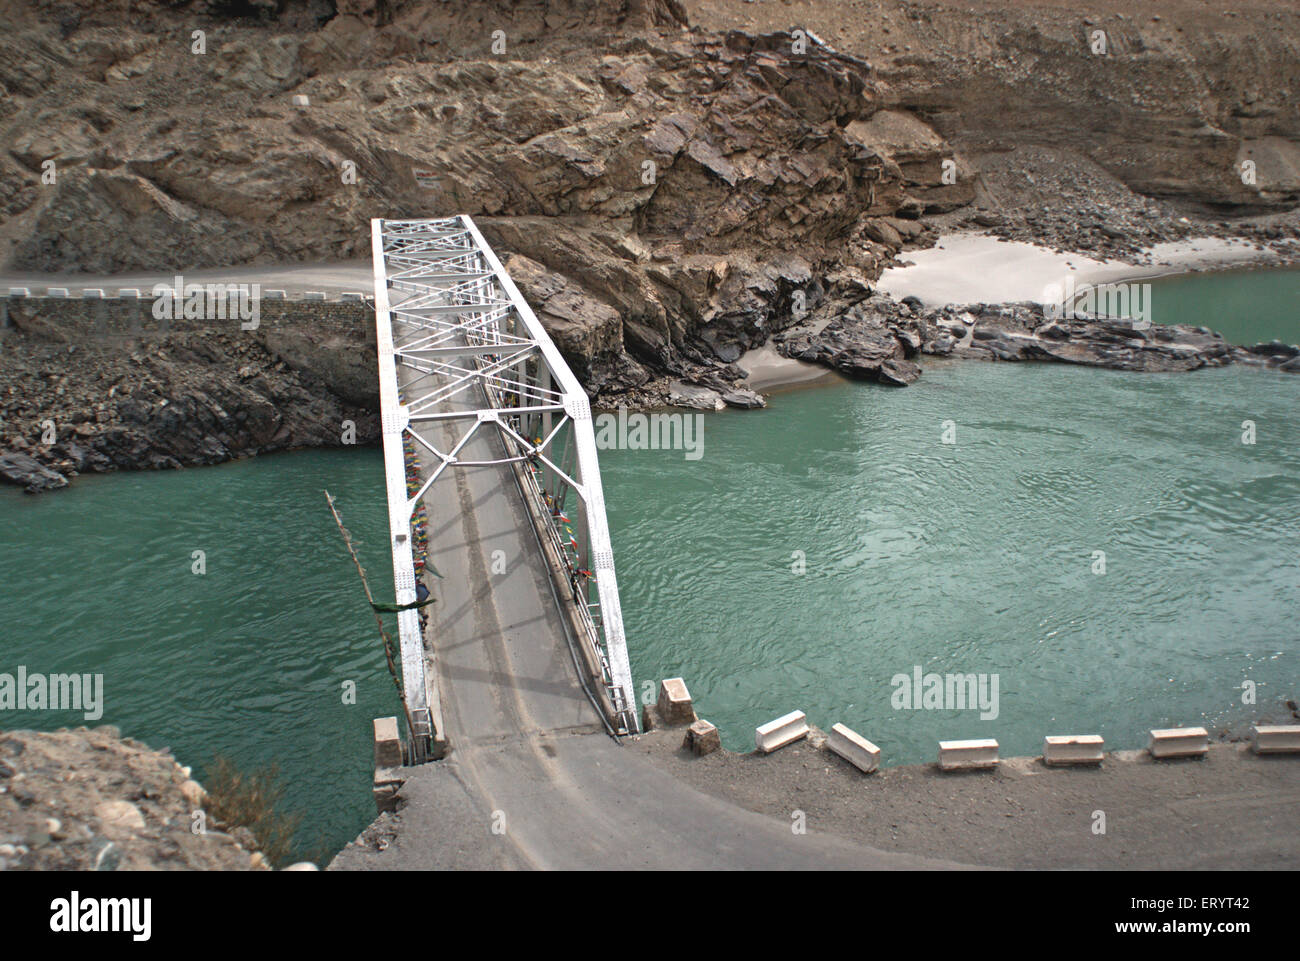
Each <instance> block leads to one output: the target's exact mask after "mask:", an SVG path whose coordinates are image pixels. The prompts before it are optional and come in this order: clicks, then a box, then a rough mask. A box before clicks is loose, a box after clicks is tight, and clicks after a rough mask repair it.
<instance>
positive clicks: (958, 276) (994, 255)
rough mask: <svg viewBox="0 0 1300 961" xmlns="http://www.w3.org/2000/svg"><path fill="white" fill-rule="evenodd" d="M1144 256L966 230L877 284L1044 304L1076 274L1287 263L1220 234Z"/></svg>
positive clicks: (1087, 279)
mask: <svg viewBox="0 0 1300 961" xmlns="http://www.w3.org/2000/svg"><path fill="white" fill-rule="evenodd" d="M1137 259H1138V261H1139V262H1138V263H1128V262H1124V261H1118V260H1108V261H1101V260H1093V259H1092V258H1089V257H1085V256H1083V255H1082V254H1077V253H1073V254H1072V253H1058V252H1056V251H1054V250H1051V249H1049V248H1047V247H1039V246H1037V245H1035V244H1027V243H1022V242H1020V241H1007V240H1001V239H999V238H997V237H993V236H990V235H988V234H981V233H969V232H963V233H955V234H949V235H948V236H945V237H943V238H942V239H940V241H939V242H938V243H937V244H935V246H933V247H930V248H928V249H926V250H915V251H909V252H907V253H906V254H904V255H903V256H902V257H901V258H900V261H901V263H900V265H899V266H895V267H890V268H889V269H888V270H886V271H885V272H884V273H883V274H881V276H880V281H879V282H878V283H877V285H876V290H878V291H880V292H881V293H885V294H889V295H890V296H891V297H893V298H894V299H895V300H902V299H903V298H904V297H917V298H919V299H920V300H921V302H922V303H924V304H925V305H926V306H927V307H939V306H943V305H945V304H976V303H984V304H997V303H1013V302H1016V301H1038V302H1040V303H1041V302H1042V301H1043V299H1044V295H1045V291H1046V290H1047V289H1048V288H1049V287H1051V286H1052V285H1060V284H1062V283H1064V281H1065V279H1066V278H1067V277H1071V276H1072V277H1073V278H1074V282H1075V284H1076V285H1078V284H1081V283H1090V284H1101V283H1115V282H1117V281H1121V280H1133V279H1138V278H1144V277H1156V276H1163V275H1167V274H1178V273H1193V272H1197V271H1203V270H1226V269H1229V268H1232V267H1245V266H1258V267H1269V266H1278V265H1280V264H1281V263H1282V262H1283V261H1282V258H1281V257H1280V256H1279V255H1278V254H1276V253H1274V252H1273V251H1271V250H1267V249H1264V250H1261V249H1259V248H1258V247H1257V246H1256V245H1255V244H1252V243H1250V242H1248V241H1244V240H1239V239H1221V238H1218V237H1203V238H1199V239H1196V240H1182V241H1175V242H1171V243H1164V244H1156V245H1154V246H1152V247H1149V248H1147V249H1145V250H1144V251H1143V252H1142V255H1141V256H1140V257H1139V258H1137Z"/></svg>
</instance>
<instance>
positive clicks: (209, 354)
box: [0, 301, 379, 492]
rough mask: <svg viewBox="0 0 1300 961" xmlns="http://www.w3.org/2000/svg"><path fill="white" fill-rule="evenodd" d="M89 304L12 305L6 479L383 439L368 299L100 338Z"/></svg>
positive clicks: (3, 429) (46, 482)
mask: <svg viewBox="0 0 1300 961" xmlns="http://www.w3.org/2000/svg"><path fill="white" fill-rule="evenodd" d="M80 307H81V305H80V304H76V303H73V304H68V303H66V302H59V301H44V302H41V301H29V302H24V305H23V306H12V307H11V309H10V312H9V316H10V319H11V321H12V322H13V323H14V325H15V326H14V327H13V328H12V329H9V330H5V331H3V336H0V480H7V481H9V482H10V483H14V484H19V485H21V486H23V487H25V488H26V489H27V490H29V491H32V492H37V491H43V490H54V489H58V488H60V487H64V486H66V485H67V483H68V478H69V477H72V476H75V475H77V474H82V473H87V472H103V471H111V470H140V469H155V470H156V469H163V468H176V467H188V466H195V465H202V464H217V463H221V462H224V461H227V460H230V459H232V458H236V457H244V456H248V455H252V454H260V453H268V452H272V451H278V450H288V449H291V448H297V447H337V446H341V445H343V444H346V443H357V444H365V443H369V442H373V441H375V440H377V439H378V437H379V423H378V416H377V414H376V413H375V412H376V411H377V409H378V379H377V374H376V372H375V345H374V335H373V321H372V320H371V318H370V315H369V311H368V309H367V308H366V307H364V306H362V305H357V306H355V307H351V308H349V307H348V306H347V305H336V304H331V305H328V307H327V306H325V305H319V306H316V307H311V306H309V305H305V304H288V305H283V306H281V307H280V308H279V309H280V310H281V311H283V312H284V313H285V316H282V317H267V318H265V320H266V323H265V324H264V325H263V326H262V327H261V328H260V329H258V330H255V331H242V330H240V329H239V323H238V321H234V322H226V323H222V322H210V323H209V322H186V323H181V322H177V323H176V324H175V325H174V327H173V329H171V330H169V331H166V332H159V331H157V330H150V331H140V332H138V333H137V334H135V335H131V334H128V333H124V332H119V331H113V332H110V333H107V334H99V335H96V334H95V333H93V332H92V331H90V330H88V329H87V328H88V327H89V326H90V325H88V324H81V323H77V322H76V321H77V320H78V319H79V318H77V317H74V316H72V315H71V314H72V312H73V311H77V310H78V309H79V308H80ZM267 310H268V312H269V311H270V310H271V308H270V306H269V305H268V306H267ZM327 311H332V312H334V313H335V314H337V315H339V316H335V317H327V316H326V312H327ZM291 312H296V313H291ZM114 320H115V321H116V322H117V323H116V325H115V326H117V327H125V326H126V325H127V323H128V321H127V320H126V319H125V318H121V317H114ZM136 321H138V318H132V320H131V322H136ZM330 321H332V322H333V323H332V324H331V323H330Z"/></svg>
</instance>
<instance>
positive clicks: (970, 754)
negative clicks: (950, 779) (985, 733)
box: [939, 737, 998, 771]
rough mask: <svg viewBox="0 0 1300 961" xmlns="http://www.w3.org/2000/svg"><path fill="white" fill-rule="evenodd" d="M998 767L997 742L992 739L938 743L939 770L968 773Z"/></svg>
mask: <svg viewBox="0 0 1300 961" xmlns="http://www.w3.org/2000/svg"><path fill="white" fill-rule="evenodd" d="M997 766H998V742H997V741H995V740H993V738H991V737H989V738H980V739H977V740H973V741H940V742H939V769H940V770H942V771H968V770H976V769H981V768H992V767H997Z"/></svg>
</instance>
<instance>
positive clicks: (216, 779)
mask: <svg viewBox="0 0 1300 961" xmlns="http://www.w3.org/2000/svg"><path fill="white" fill-rule="evenodd" d="M205 787H206V788H207V792H208V798H207V801H206V802H205V803H204V807H205V808H206V809H207V811H208V813H209V814H211V815H212V817H213V818H215V819H216V820H218V821H220V822H222V823H223V824H226V825H229V826H231V827H245V828H248V830H249V831H251V832H252V834H253V838H254V839H255V840H256V841H257V848H258V850H259V851H261V852H262V855H263V856H264V857H265V858H266V859H267V860H268V861H270V862H271V864H273V865H274V866H276V867H280V866H282V865H284V864H285V863H287V862H289V861H290V860H291V856H292V854H293V838H294V834H295V832H297V830H298V825H299V823H300V822H301V821H302V815H301V814H288V813H286V812H285V811H284V810H283V801H284V790H285V788H284V784H283V782H282V781H281V780H280V766H279V765H278V764H271V765H268V766H265V767H260V768H257V769H255V770H252V771H242V770H240V769H239V767H238V766H237V765H236V764H235V762H234V761H232V760H231V759H230V758H228V757H224V756H218V757H217V758H216V759H215V760H214V761H213V762H212V766H211V768H210V769H209V771H208V777H207V784H206V785H205Z"/></svg>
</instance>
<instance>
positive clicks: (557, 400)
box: [371, 216, 638, 760]
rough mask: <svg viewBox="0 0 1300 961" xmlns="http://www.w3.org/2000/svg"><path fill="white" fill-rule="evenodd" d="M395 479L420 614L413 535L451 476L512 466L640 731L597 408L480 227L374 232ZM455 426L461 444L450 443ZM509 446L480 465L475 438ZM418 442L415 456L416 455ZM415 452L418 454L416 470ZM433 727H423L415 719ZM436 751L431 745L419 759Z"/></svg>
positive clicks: (603, 696)
mask: <svg viewBox="0 0 1300 961" xmlns="http://www.w3.org/2000/svg"><path fill="white" fill-rule="evenodd" d="M371 242H372V251H373V254H374V266H375V324H376V331H377V335H378V351H379V379H380V407H381V415H382V425H383V437H384V470H385V475H386V481H387V489H388V510H389V527H390V531H391V537H392V543H391V546H392V554H393V573H394V579H395V582H396V585H397V601H398V603H399V604H406V603H411V602H412V601H414V600H415V596H416V592H415V566H416V554H415V553H413V551H414V550H416V549H417V548H416V545H415V544H413V536H412V529H411V523H412V518H413V517H414V516H415V514H416V512H417V511H418V509H419V505H420V502H421V499H422V498H423V497H425V496H426V495H427V494H429V493H430V492H431V491H432V492H435V493H436V491H437V487H436V484H437V482H438V481H439V480H440V479H442V478H443V477H444V476H445V475H446V472H447V471H448V470H449V469H455V468H463V467H475V466H484V465H489V464H509V465H511V469H512V470H513V471H514V473H515V476H516V479H517V480H518V481H519V486H520V489H521V490H522V491H523V494H524V498H525V500H526V501H527V506H528V513H529V516H530V517H531V518H532V521H533V524H534V528H535V529H536V530H537V533H538V536H539V539H540V540H541V542H542V544H543V550H544V553H545V554H546V556H547V560H548V563H550V564H551V565H552V567H553V569H554V570H556V571H557V572H558V574H559V577H561V578H562V579H563V581H564V584H563V585H562V586H563V587H565V588H567V590H566V591H565V592H562V596H561V602H562V604H563V605H564V606H565V607H566V611H565V612H563V613H565V614H566V616H567V618H568V624H569V626H570V628H571V630H572V633H573V635H574V636H575V637H576V640H577V642H578V643H579V645H580V646H581V649H582V654H583V658H582V660H583V662H585V663H586V664H587V665H588V667H589V669H590V670H589V673H590V675H591V677H590V678H586V679H584V682H585V681H587V680H593V681H595V682H596V685H595V686H596V692H595V693H596V699H597V700H598V702H599V705H600V707H601V708H602V712H603V713H604V715H605V718H606V721H607V722H608V725H609V728H610V730H611V731H613V732H614V733H616V734H631V733H635V732H636V731H637V730H638V725H637V717H636V700H635V697H634V692H633V688H632V674H631V667H630V664H629V662H628V655H627V643H626V639H625V637H624V634H623V613H622V608H621V606H620V603H619V595H618V579H617V577H616V576H615V573H614V555H613V550H612V548H611V545H610V538H609V525H608V523H607V521H606V518H605V498H604V492H603V490H602V487H601V482H600V465H599V463H598V462H597V454H596V439H595V432H594V429H593V426H592V416H591V406H590V404H589V402H588V400H587V395H586V392H585V391H583V389H582V386H581V385H580V384H579V383H578V379H577V378H576V377H575V376H574V375H573V372H572V371H571V370H570V369H569V366H568V364H567V363H565V361H564V358H563V357H562V356H561V355H560V352H559V350H558V349H557V348H556V346H555V344H554V343H553V342H552V341H551V338H550V336H549V335H548V334H547V333H546V331H545V330H544V329H543V328H542V325H541V322H540V321H538V319H537V317H536V316H535V315H534V314H533V311H532V309H531V308H530V307H529V306H528V304H527V302H526V301H525V300H524V298H523V296H522V295H521V294H520V293H519V290H518V288H516V287H515V285H514V282H513V281H512V280H511V279H510V276H509V275H508V274H507V273H506V271H505V269H504V268H503V267H502V266H501V262H500V261H499V260H498V259H497V256H496V254H495V253H493V251H492V248H491V247H490V246H488V243H487V241H485V240H484V239H483V235H482V234H481V233H479V230H478V227H477V226H475V224H474V222H473V220H471V219H470V218H469V217H467V216H461V217H455V218H449V219H445V220H378V219H377V220H373V221H371ZM449 425H455V426H456V428H457V429H456V431H455V432H454V433H456V434H457V435H458V439H457V440H456V442H455V443H454V444H451V445H448V444H447V442H446V441H445V440H442V439H441V438H442V437H443V436H446V435H445V434H442V433H441V432H442V431H445V430H446V429H447V428H448V426H449ZM482 433H486V434H487V435H488V436H493V435H494V436H495V440H496V445H495V447H494V448H493V449H494V450H496V451H498V452H499V456H497V457H495V458H494V459H492V460H482V459H479V460H468V459H465V458H464V457H462V451H463V450H464V448H465V446H466V445H467V444H468V443H469V442H470V440H471V439H473V438H475V437H476V436H479V435H480V434H482ZM408 441H409V443H408ZM408 448H413V452H414V455H415V456H414V457H413V456H412V455H411V451H409V450H408ZM398 633H399V636H400V639H401V649H402V673H403V683H404V688H405V690H406V691H407V700H408V704H409V706H410V708H411V711H412V716H413V718H415V717H416V712H417V709H418V710H419V711H420V712H421V713H420V715H419V716H420V717H422V718H424V719H425V720H426V721H427V723H428V724H429V729H428V731H416V732H412V744H413V745H414V744H415V742H416V741H417V740H418V739H423V738H426V736H431V735H436V734H437V733H440V732H434V731H433V724H434V721H433V713H436V712H430V710H429V708H430V703H431V702H436V692H434V691H433V690H432V688H431V687H430V685H429V679H427V678H426V677H425V670H424V664H425V658H424V646H423V640H422V638H421V635H420V625H419V617H418V614H417V613H416V612H415V611H407V612H403V613H402V614H399V615H398ZM415 724H416V726H417V728H419V727H421V721H420V720H415ZM428 749H429V745H428V744H422V745H421V747H420V749H419V750H418V751H415V752H414V753H415V754H416V755H417V757H416V759H417V760H423V759H424V757H423V756H421V755H423V754H424V752H426V751H427V750H428Z"/></svg>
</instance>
